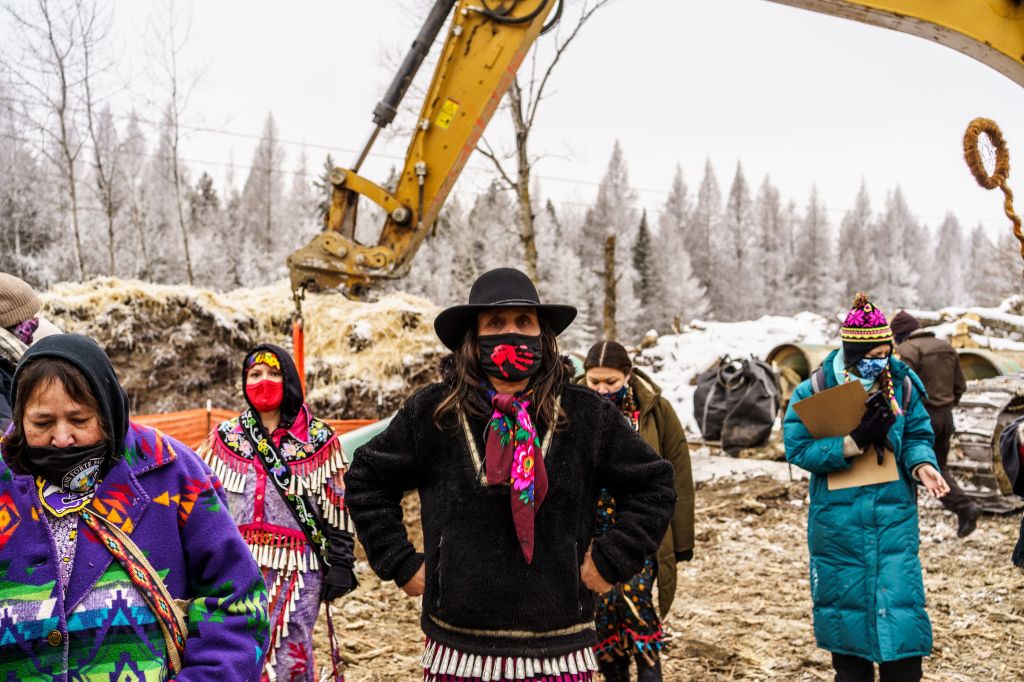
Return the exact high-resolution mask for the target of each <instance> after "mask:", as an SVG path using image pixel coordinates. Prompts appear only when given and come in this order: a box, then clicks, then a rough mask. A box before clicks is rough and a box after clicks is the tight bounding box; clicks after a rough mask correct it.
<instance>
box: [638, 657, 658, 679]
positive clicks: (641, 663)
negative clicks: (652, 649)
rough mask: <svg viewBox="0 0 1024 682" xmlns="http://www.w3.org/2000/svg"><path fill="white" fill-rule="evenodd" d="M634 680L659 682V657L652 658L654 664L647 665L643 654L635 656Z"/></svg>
mask: <svg viewBox="0 0 1024 682" xmlns="http://www.w3.org/2000/svg"><path fill="white" fill-rule="evenodd" d="M636 682H661V658H656V659H654V665H647V661H645V660H644V658H643V656H637V657H636Z"/></svg>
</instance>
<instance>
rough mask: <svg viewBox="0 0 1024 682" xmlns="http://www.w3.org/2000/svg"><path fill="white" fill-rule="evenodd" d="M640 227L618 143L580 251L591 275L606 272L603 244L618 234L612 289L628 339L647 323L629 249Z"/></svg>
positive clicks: (588, 217) (622, 332) (598, 287)
mask: <svg viewBox="0 0 1024 682" xmlns="http://www.w3.org/2000/svg"><path fill="white" fill-rule="evenodd" d="M638 226H639V215H638V214H637V209H636V191H635V190H634V189H633V188H632V186H631V185H630V183H629V169H628V167H627V164H626V160H625V158H624V155H623V153H622V147H621V146H620V145H619V143H618V142H616V143H615V147H614V148H613V149H612V155H611V158H610V159H609V161H608V168H607V169H606V170H605V174H604V177H603V178H602V180H601V184H600V185H599V186H598V190H597V199H596V200H595V202H594V204H593V206H591V207H590V209H589V210H588V211H587V215H586V219H585V221H584V225H583V231H582V234H581V249H580V251H581V254H582V255H583V264H584V267H585V268H587V270H589V271H590V272H592V273H604V270H605V268H604V250H603V249H604V244H605V241H606V240H607V238H608V237H609V236H611V235H615V237H616V248H615V265H616V279H617V283H616V285H615V287H614V289H613V290H614V292H615V297H616V305H615V309H616V322H617V326H618V329H619V333H620V335H627V336H628V335H632V334H635V333H637V331H638V329H639V327H642V326H643V323H644V320H643V319H642V316H641V311H640V310H639V306H638V305H637V303H636V296H635V294H634V292H633V287H634V282H635V279H636V271H635V270H634V269H633V267H632V263H631V258H630V248H631V246H632V244H633V242H634V241H635V239H636V230H637V228H638ZM601 276H602V275H598V277H601ZM592 286H593V287H594V289H593V290H594V291H603V290H604V289H605V287H604V286H603V280H600V282H599V281H598V280H596V279H595V280H593V281H592ZM595 308H598V307H597V306H595ZM600 308H601V309H603V307H600ZM595 315H596V312H595ZM589 322H590V323H591V324H592V325H593V326H594V327H595V328H597V327H599V326H601V321H600V320H598V319H596V318H594V319H591V320H589Z"/></svg>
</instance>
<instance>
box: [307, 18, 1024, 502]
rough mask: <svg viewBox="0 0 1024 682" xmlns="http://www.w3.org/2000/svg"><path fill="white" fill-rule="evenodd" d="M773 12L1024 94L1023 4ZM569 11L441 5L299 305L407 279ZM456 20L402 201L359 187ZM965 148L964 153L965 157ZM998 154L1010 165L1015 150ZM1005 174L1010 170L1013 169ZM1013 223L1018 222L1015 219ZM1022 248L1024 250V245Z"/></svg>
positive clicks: (989, 389) (336, 175)
mask: <svg viewBox="0 0 1024 682" xmlns="http://www.w3.org/2000/svg"><path fill="white" fill-rule="evenodd" d="M773 1H775V2H779V3H781V4H785V5H792V6H794V7H799V8H804V9H807V10H812V11H816V12H820V13H823V14H828V15H832V16H836V17H842V18H847V19H851V20H854V21H859V22H862V23H865V24H872V25H875V26H881V27H885V28H889V29H893V30H897V31H901V32H904V33H910V34H913V35H917V36H920V37H923V38H926V39H929V40H934V41H936V42H938V43H941V44H943V45H946V46H948V47H950V48H953V49H956V50H959V51H961V52H963V53H965V54H967V55H969V56H971V57H973V58H975V59H977V60H979V61H981V62H983V63H985V64H987V65H988V66H990V67H992V68H993V69H995V70H997V71H999V72H1000V73H1002V74H1004V75H1005V76H1007V77H1008V78H1010V79H1011V80H1013V81H1015V82H1017V83H1019V84H1021V85H1024V0H870V1H868V0H863V1H853V0H773ZM564 2H565V0H436V2H435V3H434V5H433V8H432V9H431V11H430V14H429V15H428V16H427V19H426V21H425V22H424V24H423V27H422V29H421V30H420V32H419V34H418V35H417V37H416V40H415V41H414V42H413V44H412V48H411V50H410V51H409V54H408V55H407V56H406V58H405V61H404V62H403V63H402V66H401V68H400V69H399V71H398V73H397V74H396V75H395V77H394V80H393V81H392V83H391V85H390V87H389V88H388V90H387V93H386V94H385V96H384V98H383V99H382V100H381V101H380V103H378V104H377V107H376V108H375V109H374V111H373V122H374V127H373V131H372V133H371V135H370V137H369V140H368V141H367V142H366V144H365V145H364V147H363V149H362V151H361V152H360V154H359V156H358V157H357V158H356V160H355V162H354V163H353V165H352V167H351V168H335V169H333V171H332V172H331V174H330V182H331V185H332V195H331V203H330V210H329V212H328V214H327V216H326V217H325V221H324V222H325V224H324V228H325V229H324V231H323V232H321V233H320V234H319V235H317V236H316V238H314V239H313V241H312V242H310V243H309V244H308V245H306V246H305V247H304V248H302V249H300V250H299V251H296V252H295V253H293V254H292V255H291V256H289V258H288V266H289V269H290V271H291V281H292V288H293V289H294V290H295V291H296V302H297V304H298V302H299V301H300V300H301V291H302V290H304V289H306V288H311V289H318V290H332V289H337V290H340V291H342V292H343V293H344V294H346V295H347V296H350V297H353V298H361V297H363V296H364V295H366V293H367V292H368V291H369V290H370V289H371V288H372V287H373V286H374V285H375V284H377V283H379V282H380V281H381V280H387V279H397V278H400V277H402V276H403V275H404V274H405V273H406V272H407V271H408V269H409V267H410V265H411V262H412V258H413V256H414V255H415V253H416V251H417V249H418V248H419V246H420V244H421V243H422V241H423V239H424V238H425V237H426V235H427V234H428V233H429V231H430V230H431V228H432V226H433V224H434V222H435V220H436V219H437V217H438V213H439V211H440V209H441V206H442V204H443V202H444V201H445V198H446V197H447V196H448V193H449V192H450V191H451V189H452V187H453V186H454V184H455V181H456V180H457V179H458V177H459V173H460V172H461V171H462V169H463V167H464V166H465V164H466V162H467V161H468V159H469V157H470V156H471V155H472V153H473V151H474V150H475V148H476V144H477V142H478V140H479V139H480V136H481V135H482V134H483V132H484V129H485V128H486V126H487V124H488V121H489V120H490V118H491V116H492V115H493V114H494V112H495V110H496V109H497V107H498V103H499V102H500V100H501V99H502V97H503V96H504V94H505V92H506V90H507V89H508V88H509V86H510V84H511V83H512V80H513V78H514V77H515V74H516V71H517V69H518V68H519V66H520V65H521V64H522V62H523V59H524V58H525V56H526V54H527V52H528V51H529V49H530V47H531V46H532V45H533V43H534V41H535V40H536V39H537V37H538V36H539V35H540V34H542V33H543V32H544V31H545V30H547V29H549V28H551V27H552V26H553V25H554V24H555V23H556V22H557V21H558V19H559V17H560V15H561V12H562V6H563V4H564ZM449 16H451V21H450V26H449V29H448V36H447V38H446V39H445V41H444V44H443V46H442V47H441V50H440V56H439V58H438V62H437V67H436V70H435V72H434V75H433V79H432V80H431V83H430V86H429V87H428V89H427V91H426V97H425V98H424V101H423V104H422V108H421V110H420V114H419V118H418V120H417V124H416V126H415V130H414V132H413V134H412V138H411V139H410V141H409V149H408V152H407V154H406V158H405V163H404V165H403V167H402V170H401V173H400V175H399V177H398V182H397V185H396V186H395V188H394V189H393V190H388V189H385V188H383V187H381V186H379V185H377V184H375V183H373V182H372V181H370V180H368V179H367V178H364V177H363V176H361V175H360V174H359V170H360V168H361V166H362V164H363V161H364V160H365V159H366V157H367V154H368V153H369V152H370V149H371V148H372V146H373V144H374V142H375V140H376V139H377V137H378V135H379V133H380V132H381V130H383V129H384V128H385V127H387V126H388V125H389V124H390V123H391V122H392V121H393V120H394V118H395V115H396V114H397V112H398V107H399V105H400V103H401V101H402V98H403V96H404V95H405V93H406V91H407V89H408V88H409V85H410V83H411V82H412V80H413V78H414V77H415V75H416V72H417V70H418V69H419V67H420V65H421V64H422V62H423V60H424V58H425V57H426V55H427V52H428V50H429V49H430V47H431V45H432V44H433V42H434V40H435V39H436V37H437V36H438V35H439V33H440V31H441V28H442V27H443V26H444V24H445V22H446V21H447V20H448V17H449ZM993 125H994V124H993ZM981 133H984V134H988V135H989V137H990V139H991V140H992V141H993V143H995V142H996V141H997V140H995V139H993V136H996V137H999V138H1000V139H999V140H998V141H999V142H1001V136H998V135H997V133H998V129H997V128H996V129H995V132H992V130H991V128H981V129H975V131H974V138H973V144H974V147H975V148H976V146H977V144H976V143H977V136H978V134H981ZM967 146H968V144H967V142H966V141H965V149H966V147H967ZM999 153H1001V154H1003V155H1004V156H1005V154H1006V152H1005V148H1004V149H1002V150H1001V151H1000V152H999ZM975 157H976V159H979V160H977V162H976V163H975V164H974V166H972V172H974V173H975V176H976V177H978V179H979V182H981V183H982V184H983V186H987V187H990V188H991V187H995V186H1000V187H1002V188H1003V190H1004V192H1006V193H1007V195H1008V202H1007V205H1008V206H1009V205H1010V204H1009V190H1008V188H1007V187H1006V184H1005V172H1004V173H1003V175H1002V180H1001V182H998V183H995V182H994V180H992V179H991V178H986V182H988V183H989V184H985V182H982V178H981V177H979V175H987V172H986V171H985V170H984V169H983V168H982V165H983V164H982V162H981V161H980V155H978V154H976V153H975ZM997 161H998V159H997ZM998 166H999V164H998V163H997V171H998ZM1004 170H1008V164H1007V165H1006V168H1005V169H1004ZM998 174H999V173H998V172H997V173H996V175H998ZM361 196H363V197H366V198H367V199H369V200H370V201H371V202H373V203H374V204H376V205H377V206H379V207H380V208H381V209H383V211H384V213H385V215H386V219H385V222H384V226H383V228H382V230H381V232H380V237H379V239H378V241H377V244H374V245H365V244H361V243H359V242H357V241H356V240H355V227H356V215H357V209H358V204H359V198H360V197H361ZM1007 212H1008V215H1009V214H1010V212H1011V211H1010V210H1009V209H1008V211H1007ZM1017 231H1018V233H1019V225H1018V226H1017ZM1019 238H1020V239H1021V241H1022V245H1024V235H1019ZM1022 248H1024V247H1022ZM1022 253H1024V251H1022ZM805 364H806V363H805ZM807 371H808V372H809V369H808V370H807ZM785 381H786V377H785V376H784V377H783V382H784V383H785ZM989 381H990V382H993V381H994V382H995V383H985V382H980V383H974V384H972V389H971V393H970V394H969V395H968V396H966V402H965V405H967V406H969V412H970V413H969V414H965V415H964V416H963V418H962V421H963V424H964V429H963V430H962V431H961V432H960V442H961V445H962V452H963V453H964V455H965V458H964V459H962V460H961V462H960V463H956V464H954V466H957V467H960V469H959V470H960V471H961V472H963V473H970V474H971V476H972V480H974V479H977V481H978V482H979V486H981V485H985V486H992V485H995V487H996V488H997V489H1000V490H1001V491H1002V492H1008V491H1007V490H1005V487H1006V486H1005V485H1004V483H1005V475H1003V476H1002V478H1000V476H999V473H1000V471H1001V469H999V467H998V456H996V457H995V458H993V456H992V454H993V453H992V445H993V444H994V443H998V435H999V432H1000V431H1001V426H1002V425H1005V423H1006V422H1007V420H1008V419H1009V415H1012V414H1014V411H1015V410H1018V409H1021V407H1024V397H1022V396H1021V394H1022V393H1024V391H1022V389H1021V387H1024V380H1022V378H1021V377H1020V376H1017V377H1014V378H1007V377H1000V378H998V379H993V380H989Z"/></svg>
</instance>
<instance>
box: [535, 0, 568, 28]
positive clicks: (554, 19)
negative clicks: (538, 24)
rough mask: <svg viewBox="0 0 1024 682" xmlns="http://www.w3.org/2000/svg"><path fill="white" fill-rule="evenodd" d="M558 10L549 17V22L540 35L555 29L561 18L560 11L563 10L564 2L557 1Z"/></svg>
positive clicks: (562, 0) (561, 0) (563, 0)
mask: <svg viewBox="0 0 1024 682" xmlns="http://www.w3.org/2000/svg"><path fill="white" fill-rule="evenodd" d="M557 2H558V8H557V9H556V10H555V16H553V17H551V21H549V22H548V23H547V24H545V25H544V28H542V29H541V30H540V34H541V35H544V34H545V33H547V32H548V31H550V30H551V29H553V28H554V27H555V25H556V24H557V23H558V21H559V19H561V18H562V10H563V9H565V0H557Z"/></svg>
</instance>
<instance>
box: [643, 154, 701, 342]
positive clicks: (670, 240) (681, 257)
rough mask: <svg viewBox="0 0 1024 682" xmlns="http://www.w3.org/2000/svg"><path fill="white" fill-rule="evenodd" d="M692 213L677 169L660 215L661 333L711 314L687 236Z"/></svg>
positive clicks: (658, 319)
mask: <svg viewBox="0 0 1024 682" xmlns="http://www.w3.org/2000/svg"><path fill="white" fill-rule="evenodd" d="M691 210H692V207H691V205H690V197H689V195H688V190H687V187H686V181H685V180H684V179H683V169H682V168H681V167H679V166H676V172H675V176H674V177H673V178H672V188H671V189H670V190H669V193H668V197H667V198H666V199H665V205H664V206H663V207H662V209H661V214H660V215H659V216H658V231H657V240H656V242H657V245H658V246H657V248H656V249H654V258H655V260H656V261H657V262H658V263H659V265H658V269H659V271H660V272H661V280H662V285H661V291H660V296H659V297H658V299H657V311H658V315H656V316H655V320H654V322H655V324H656V326H657V328H658V329H659V330H667V329H671V328H673V327H674V326H678V325H682V324H685V323H687V322H689V321H691V320H693V319H695V318H698V317H703V316H704V315H706V314H707V312H708V301H707V291H706V290H705V288H704V285H703V284H702V283H701V282H700V280H699V279H697V276H696V275H695V274H694V272H693V265H692V263H691V262H690V245H689V244H688V243H687V234H688V230H689V220H690V212H691Z"/></svg>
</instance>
